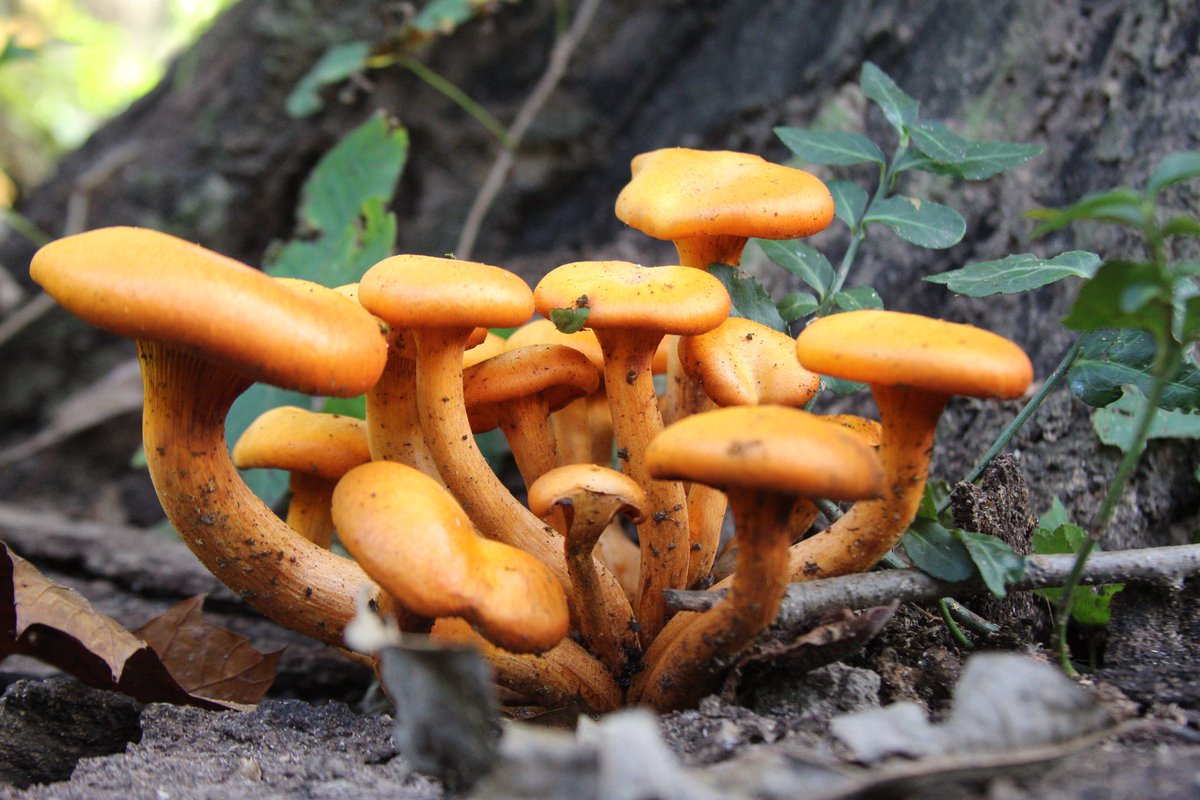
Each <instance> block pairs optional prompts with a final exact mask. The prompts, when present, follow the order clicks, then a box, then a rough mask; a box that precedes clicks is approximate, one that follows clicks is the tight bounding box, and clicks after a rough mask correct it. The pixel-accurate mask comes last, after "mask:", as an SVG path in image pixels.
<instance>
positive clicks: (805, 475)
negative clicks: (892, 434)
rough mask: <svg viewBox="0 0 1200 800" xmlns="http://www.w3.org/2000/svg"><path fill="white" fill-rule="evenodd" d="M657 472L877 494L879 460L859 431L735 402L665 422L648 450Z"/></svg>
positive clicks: (806, 492) (803, 490) (818, 491)
mask: <svg viewBox="0 0 1200 800" xmlns="http://www.w3.org/2000/svg"><path fill="white" fill-rule="evenodd" d="M646 466H647V469H649V471H650V473H651V474H652V475H654V476H655V477H657V478H672V479H676V480H690V481H698V482H700V483H703V484H706V485H709V486H715V487H718V488H746V489H761V490H764V491H773V492H778V493H780V494H790V495H795V496H797V497H814V498H827V499H830V500H859V499H863V498H867V497H877V496H878V495H879V493H880V492H881V491H882V488H883V469H882V467H881V466H880V464H879V458H878V457H877V456H876V455H875V453H874V451H873V450H872V449H871V448H870V447H869V446H867V445H866V444H865V443H864V442H863V441H862V440H861V439H860V438H859V437H858V436H856V435H855V434H854V433H852V432H850V431H848V430H846V429H845V428H843V427H841V426H839V425H836V424H833V423H829V422H825V421H824V420H822V419H821V418H820V417H818V416H816V415H814V414H809V413H807V412H805V411H800V410H799V409H795V408H786V407H784V406H730V407H729V408H719V409H716V410H715V411H706V412H704V413H702V414H695V415H693V416H690V417H687V418H685V419H683V420H680V421H679V422H676V423H675V424H674V425H671V426H668V427H667V428H666V429H665V430H664V431H663V432H662V433H660V434H659V435H658V436H657V437H655V439H654V441H653V442H651V443H650V447H649V448H648V449H647V450H646Z"/></svg>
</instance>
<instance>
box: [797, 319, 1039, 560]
mask: <svg viewBox="0 0 1200 800" xmlns="http://www.w3.org/2000/svg"><path fill="white" fill-rule="evenodd" d="M796 352H797V355H798V356H799V358H800V362H801V363H802V364H804V366H805V367H806V368H808V369H811V370H813V371H814V372H818V373H820V374H822V375H832V376H834V377H838V378H845V379H847V380H853V381H862V382H864V383H867V384H869V385H870V387H871V393H872V394H873V395H874V397H875V403H876V405H877V406H878V408H879V421H880V425H881V426H882V429H881V437H880V442H879V457H880V459H881V460H882V462H883V465H884V469H885V470H886V471H887V482H886V484H885V487H884V488H885V490H884V493H883V496H882V497H881V498H879V499H878V500H872V501H869V502H861V503H856V504H855V505H854V506H853V507H852V508H851V509H850V510H849V511H848V512H847V513H846V514H845V515H844V516H843V517H842V518H841V519H839V520H838V521H837V522H835V523H834V524H833V525H832V526H830V528H829V529H828V530H825V531H822V532H821V533H818V534H816V535H815V536H812V537H810V538H808V539H805V540H804V541H801V542H798V543H796V544H795V545H793V546H792V550H791V554H790V558H791V564H792V580H797V581H799V580H809V579H812V578H826V577H833V576H836V575H845V574H848V573H854V572H863V571H865V570H868V569H870V568H871V567H872V566H874V565H875V564H876V563H877V562H878V561H879V560H880V559H881V558H883V556H884V555H886V554H887V552H888V551H889V550H891V549H892V547H894V546H895V544H896V542H897V541H899V539H900V537H901V535H903V533H904V531H905V530H907V529H908V526H909V523H911V522H912V520H913V517H914V516H915V515H916V513H917V508H918V506H919V505H920V502H921V495H922V493H923V492H924V489H925V479H926V475H927V473H928V471H929V461H930V456H931V455H932V452H933V435H934V431H935V429H936V428H937V422H938V419H939V418H940V417H941V414H942V409H943V408H944V407H945V405H946V402H947V401H948V400H949V399H950V397H951V396H953V395H956V394H958V395H966V396H969V397H986V398H998V399H1014V398H1017V397H1020V396H1021V395H1022V394H1024V392H1025V390H1026V389H1027V388H1028V387H1029V383H1030V381H1032V380H1033V366H1032V365H1031V364H1030V362H1029V358H1028V356H1026V355H1025V353H1024V352H1022V350H1021V348H1019V347H1017V345H1015V344H1013V343H1012V342H1010V341H1009V340H1007V339H1005V338H1003V337H1000V336H997V335H996V334H994V333H991V332H989V331H984V330H980V329H979V328H975V327H972V326H970V325H961V324H958V323H954V322H945V321H943V320H938V319H930V318H928V317H922V316H918V315H916V314H904V313H900V312H896V311H874V310H871V311H849V312H846V313H843V314H834V315H831V316H828V317H822V318H821V319H818V320H816V321H815V322H813V323H812V324H811V325H809V326H808V327H807V328H806V329H805V330H804V331H803V332H802V333H801V334H800V336H799V337H798V338H797V342H796Z"/></svg>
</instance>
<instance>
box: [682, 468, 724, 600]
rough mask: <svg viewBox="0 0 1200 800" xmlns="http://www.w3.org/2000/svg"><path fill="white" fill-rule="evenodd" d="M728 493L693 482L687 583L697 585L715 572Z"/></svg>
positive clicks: (689, 496)
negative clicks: (713, 570) (726, 494)
mask: <svg viewBox="0 0 1200 800" xmlns="http://www.w3.org/2000/svg"><path fill="white" fill-rule="evenodd" d="M728 505H729V504H728V502H727V501H726V499H725V493H724V492H722V491H721V490H720V489H714V488H713V487H711V486H706V485H704V484H703V483H693V484H692V485H691V486H690V487H689V488H688V492H687V507H688V525H689V527H690V529H691V530H690V531H689V540H690V545H689V550H690V552H689V558H688V575H687V584H688V586H695V585H696V582H697V581H700V580H703V579H704V578H705V577H707V575H708V574H709V573H710V572H712V568H713V563H714V562H715V561H716V560H717V548H718V547H719V546H720V544H721V528H722V527H723V526H724V523H725V509H726V508H728Z"/></svg>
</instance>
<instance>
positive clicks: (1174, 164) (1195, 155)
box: [1146, 150, 1200, 197]
mask: <svg viewBox="0 0 1200 800" xmlns="http://www.w3.org/2000/svg"><path fill="white" fill-rule="evenodd" d="M1193 178H1200V151H1196V150H1188V151H1184V152H1181V153H1172V154H1171V155H1169V156H1167V157H1166V158H1164V159H1163V160H1162V161H1159V162H1158V164H1157V165H1156V166H1155V167H1154V169H1153V170H1152V171H1151V172H1150V178H1149V180H1147V181H1146V194H1148V195H1150V196H1151V197H1154V196H1155V195H1157V194H1158V193H1159V192H1161V191H1162V190H1163V189H1165V188H1167V187H1168V186H1173V185H1174V184H1176V183H1181V182H1183V181H1189V180H1191V179H1193Z"/></svg>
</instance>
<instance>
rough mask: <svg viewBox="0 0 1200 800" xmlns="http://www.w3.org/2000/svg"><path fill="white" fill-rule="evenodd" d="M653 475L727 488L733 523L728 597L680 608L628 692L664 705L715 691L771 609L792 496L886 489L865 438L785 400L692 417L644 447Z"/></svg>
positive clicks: (780, 590)
mask: <svg viewBox="0 0 1200 800" xmlns="http://www.w3.org/2000/svg"><path fill="white" fill-rule="evenodd" d="M646 462H647V467H648V469H649V470H650V472H651V473H652V474H654V475H655V476H658V477H663V478H676V479H680V480H691V481H698V482H700V483H705V484H708V485H711V486H716V487H720V488H723V489H724V490H725V492H726V494H727V496H728V497H729V505H730V507H731V509H732V510H733V517H734V521H735V522H736V524H737V531H738V541H739V547H738V555H737V568H736V570H735V571H734V574H733V584H732V586H731V587H730V591H729V594H728V596H727V597H726V598H725V599H724V600H723V601H721V603H719V604H718V605H716V606H714V607H713V608H711V609H709V610H708V611H706V612H703V613H701V614H688V613H682V612H681V613H680V614H678V615H676V616H675V618H673V619H672V620H671V622H670V623H669V624H668V625H667V627H666V628H664V629H663V631H662V633H661V634H660V635H659V637H658V639H657V640H656V641H655V642H654V644H653V645H651V647H650V649H649V650H648V651H647V653H646V659H645V660H646V665H647V668H646V671H645V672H643V673H641V674H639V675H638V676H637V677H636V678H635V680H634V685H633V687H632V689H631V692H630V699H631V700H632V701H635V702H642V703H645V704H647V705H650V706H653V707H654V708H656V709H660V710H667V709H675V708H681V707H684V706H687V705H690V704H692V703H694V702H696V701H697V700H698V699H699V698H701V697H703V696H704V695H705V694H708V693H709V692H710V691H712V690H713V689H714V688H715V686H716V684H717V681H718V680H719V678H720V676H721V672H722V668H723V664H724V662H723V660H724V659H726V658H728V657H729V656H732V655H734V654H735V653H737V652H738V651H739V650H741V649H742V648H743V647H744V646H745V645H746V644H748V643H749V642H750V640H751V639H753V638H754V637H755V636H756V635H757V634H758V633H759V632H760V631H761V630H763V629H764V628H765V627H767V626H768V625H769V624H770V623H771V621H772V620H773V619H774V618H775V614H776V612H777V611H778V609H779V604H780V602H781V601H782V600H783V594H784V591H785V589H786V588H787V583H788V569H787V566H788V565H787V548H788V543H789V539H788V518H789V516H790V511H791V508H792V506H793V505H794V504H795V502H796V500H797V499H798V498H802V497H806V498H828V499H832V500H858V499H862V498H867V497H875V496H878V495H879V493H880V492H881V491H882V490H883V480H884V475H883V470H882V468H881V467H880V465H879V459H878V457H877V456H876V455H875V453H874V452H873V451H872V450H871V448H870V447H868V446H867V445H865V444H863V443H862V442H861V441H860V440H859V438H858V437H857V436H855V435H854V434H852V433H850V432H849V431H847V430H845V429H844V428H841V427H840V426H837V425H832V424H830V423H828V422H825V421H823V420H821V419H820V418H819V417H817V416H815V415H812V414H808V413H806V412H804V411H800V410H798V409H792V408H784V407H782V406H735V407H730V408H722V409H717V410H716V411H709V412H706V413H703V414H697V415H695V416H691V417H688V418H687V419H684V420H681V421H679V422H677V423H675V424H674V425H672V426H670V427H669V428H667V429H666V430H664V431H663V432H662V433H661V434H660V435H659V436H658V437H657V438H655V440H654V441H653V442H652V443H651V445H650V448H649V450H648V451H647V453H646Z"/></svg>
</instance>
